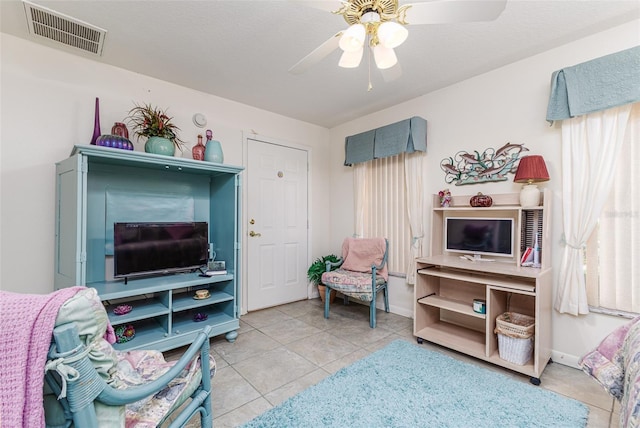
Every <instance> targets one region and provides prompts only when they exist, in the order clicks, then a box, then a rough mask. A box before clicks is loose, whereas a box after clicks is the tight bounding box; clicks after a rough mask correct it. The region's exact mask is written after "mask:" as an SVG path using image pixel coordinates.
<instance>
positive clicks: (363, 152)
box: [344, 116, 427, 165]
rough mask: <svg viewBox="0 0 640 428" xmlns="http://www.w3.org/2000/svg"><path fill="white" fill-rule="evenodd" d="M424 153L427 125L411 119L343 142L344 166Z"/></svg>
mask: <svg viewBox="0 0 640 428" xmlns="http://www.w3.org/2000/svg"><path fill="white" fill-rule="evenodd" d="M416 151H420V152H426V151H427V121H426V120H424V119H423V118H421V117H418V116H414V117H412V118H411V119H405V120H402V121H400V122H396V123H392V124H391V125H387V126H383V127H381V128H377V129H372V130H370V131H366V132H362V133H360V134H356V135H351V136H349V137H347V138H345V153H346V156H345V160H344V164H345V165H353V164H354V163H360V162H367V161H370V160H373V159H379V158H386V157H389V156H395V155H398V154H400V153H405V152H406V153H413V152H416Z"/></svg>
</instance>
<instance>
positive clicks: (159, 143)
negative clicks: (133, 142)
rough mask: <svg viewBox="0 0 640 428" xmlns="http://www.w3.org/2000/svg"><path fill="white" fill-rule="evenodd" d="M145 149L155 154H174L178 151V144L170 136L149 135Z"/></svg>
mask: <svg viewBox="0 0 640 428" xmlns="http://www.w3.org/2000/svg"><path fill="white" fill-rule="evenodd" d="M144 151H145V152H147V153H153V154H155V155H165V156H173V155H175V153H176V146H175V145H174V144H173V141H171V140H169V139H168V138H163V137H149V139H148V140H147V142H146V143H145V145H144Z"/></svg>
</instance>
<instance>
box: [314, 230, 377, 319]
mask: <svg viewBox="0 0 640 428" xmlns="http://www.w3.org/2000/svg"><path fill="white" fill-rule="evenodd" d="M388 252H389V241H388V240H387V239H385V238H346V239H345V240H344V242H343V243H342V257H341V258H340V260H338V262H336V263H332V262H329V261H328V262H327V266H326V272H324V273H323V274H322V284H324V285H325V286H326V298H325V300H324V317H325V318H329V303H330V302H329V301H330V298H329V294H330V292H331V290H336V291H339V292H340V293H342V294H343V295H344V301H345V304H346V303H348V301H349V300H348V299H349V297H353V298H354V299H357V300H360V301H362V302H369V326H370V327H371V328H375V327H376V299H377V295H378V293H379V292H382V293H383V295H384V310H385V312H389V295H388V290H387V281H388V279H389V273H388V269H387V256H388ZM335 267H338V269H336V270H332V268H335Z"/></svg>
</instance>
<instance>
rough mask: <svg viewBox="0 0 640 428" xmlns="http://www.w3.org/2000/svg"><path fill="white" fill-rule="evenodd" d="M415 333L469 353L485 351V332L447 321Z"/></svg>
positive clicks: (477, 353)
mask: <svg viewBox="0 0 640 428" xmlns="http://www.w3.org/2000/svg"><path fill="white" fill-rule="evenodd" d="M414 335H415V336H417V337H420V338H425V339H426V340H428V341H430V342H433V343H437V344H438V345H442V346H446V347H447V348H450V349H453V350H456V351H459V352H464V353H465V354H468V355H473V356H479V355H480V356H481V355H484V353H485V337H484V336H485V334H484V332H480V331H476V330H471V329H468V328H464V327H460V326H457V325H455V324H451V323H448V322H445V321H438V322H435V323H433V324H430V325H429V326H427V327H424V328H422V329H420V330H419V331H417V332H416V333H415V334H414Z"/></svg>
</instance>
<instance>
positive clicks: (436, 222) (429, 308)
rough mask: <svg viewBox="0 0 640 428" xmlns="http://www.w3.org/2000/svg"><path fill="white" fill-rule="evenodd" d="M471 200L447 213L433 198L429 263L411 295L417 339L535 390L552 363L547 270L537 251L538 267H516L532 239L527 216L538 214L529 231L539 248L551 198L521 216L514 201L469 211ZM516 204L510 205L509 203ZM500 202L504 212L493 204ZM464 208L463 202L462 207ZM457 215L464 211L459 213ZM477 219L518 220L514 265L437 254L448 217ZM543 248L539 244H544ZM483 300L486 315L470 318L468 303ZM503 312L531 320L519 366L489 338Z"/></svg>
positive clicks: (422, 262)
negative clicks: (502, 371) (526, 354)
mask: <svg viewBox="0 0 640 428" xmlns="http://www.w3.org/2000/svg"><path fill="white" fill-rule="evenodd" d="M469 198H470V196H469V197H459V199H458V203H457V204H456V203H455V201H456V200H455V199H454V205H453V206H452V207H448V208H441V207H440V206H439V204H438V203H437V195H436V196H435V197H434V206H435V207H436V208H435V209H434V212H433V217H432V218H433V231H432V245H431V246H432V254H433V255H432V256H430V257H422V258H418V259H417V260H416V262H417V269H418V275H417V278H416V285H415V289H414V295H415V303H414V335H415V336H416V338H417V341H418V343H422V342H423V340H427V341H429V342H433V343H436V344H439V345H442V346H445V347H447V348H450V349H453V350H456V351H459V352H462V353H465V354H468V355H470V356H473V357H476V358H479V359H481V360H484V361H488V362H490V363H492V364H496V365H499V366H502V367H506V368H508V369H511V370H513V371H516V372H519V373H523V374H526V375H528V376H530V377H531V383H533V384H535V385H538V384H540V376H541V374H542V372H543V370H544V369H545V367H546V365H547V364H548V362H549V361H550V357H551V290H552V270H551V267H550V266H549V264H550V254H549V251H548V250H544V251H542V258H541V262H542V266H541V267H538V268H534V267H523V266H521V265H520V255H521V253H522V251H523V250H524V247H525V246H526V245H525V243H527V244H528V243H529V242H530V240H531V238H530V237H525V236H520V235H521V233H520V232H519V231H521V230H523V231H526V232H522V234H525V233H529V229H528V228H530V227H531V225H529V224H528V225H525V226H526V227H524V226H523V224H524V223H525V222H528V223H531V221H530V218H531V215H530V214H531V213H527V212H528V211H531V210H534V211H537V212H536V216H535V218H536V222H535V225H534V226H533V227H534V228H535V229H536V230H537V233H538V234H539V235H538V236H539V239H540V240H541V242H543V239H544V238H547V242H548V235H549V233H550V231H549V221H544V220H546V219H548V216H549V210H548V199H549V195H547V194H545V198H544V199H545V200H546V202H547V203H546V204H545V203H544V202H543V205H542V206H540V207H536V208H533V209H523V208H521V207H520V206H519V205H518V204H517V202H516V201H517V194H509V195H501V196H499V197H497V198H496V197H494V206H493V207H491V208H471V207H469V205H468V200H469ZM514 198H515V199H514ZM496 199H498V201H499V202H502V203H503V204H502V205H496V204H495V200H496ZM463 202H466V203H467V205H465V204H464V203H463ZM462 211H465V212H464V213H462ZM462 214H464V215H477V216H482V215H484V216H489V217H509V218H514V219H515V223H516V224H515V228H514V230H515V231H516V235H518V236H516V239H515V241H516V255H515V256H514V257H513V258H512V259H505V260H501V259H500V258H495V259H496V261H493V262H484V261H471V260H467V259H464V258H461V257H460V255H459V254H455V255H454V254H453V253H447V252H445V251H443V249H442V236H443V224H444V219H445V218H446V217H447V216H460V215H462ZM541 247H542V244H541ZM474 299H484V300H486V314H480V313H477V312H474V311H473V300H474ZM504 312H516V313H520V314H524V315H529V316H533V317H535V335H534V346H533V357H532V358H531V359H530V360H529V361H528V362H527V363H525V364H524V365H517V364H513V363H511V362H508V361H506V360H503V359H501V358H500V354H499V350H498V337H497V335H496V334H495V333H494V330H495V327H496V317H497V316H498V315H500V314H502V313H504Z"/></svg>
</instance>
